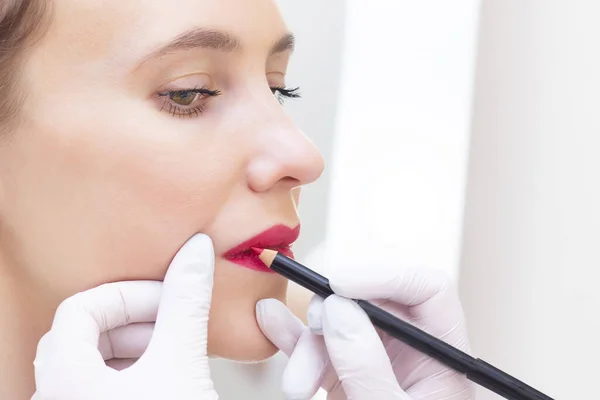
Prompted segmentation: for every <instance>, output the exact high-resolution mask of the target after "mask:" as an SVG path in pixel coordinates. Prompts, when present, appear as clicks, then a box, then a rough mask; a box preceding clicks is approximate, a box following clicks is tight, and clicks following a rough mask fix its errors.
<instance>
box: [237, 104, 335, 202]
mask: <svg viewBox="0 0 600 400" xmlns="http://www.w3.org/2000/svg"><path fill="white" fill-rule="evenodd" d="M270 100H272V101H270V102H269V101H265V100H263V101H262V102H259V103H258V104H260V106H261V107H257V108H260V110H258V109H257V110H256V112H257V113H258V114H257V115H260V117H257V118H256V119H255V120H254V126H253V127H251V128H250V129H251V130H252V131H253V132H252V134H253V135H255V138H256V146H257V153H256V156H255V157H254V158H253V160H252V161H251V162H250V164H249V169H248V182H249V184H250V185H251V187H252V189H253V190H255V191H265V190H268V189H269V188H271V187H273V186H275V185H286V186H289V187H290V188H291V187H294V186H300V185H305V184H308V183H311V182H313V181H314V180H316V179H317V178H318V177H319V176H320V175H321V173H322V172H323V168H324V166H323V158H322V157H321V154H320V153H319V151H318V150H317V148H316V147H315V146H314V144H313V143H312V142H311V141H310V139H309V138H308V137H307V136H306V135H305V134H304V132H302V130H301V129H300V128H299V127H298V126H297V125H296V124H295V123H294V122H293V121H292V119H291V118H290V117H289V116H288V114H287V113H286V112H285V110H284V109H283V107H282V106H281V105H280V104H278V102H277V100H276V99H274V98H272V99H270Z"/></svg>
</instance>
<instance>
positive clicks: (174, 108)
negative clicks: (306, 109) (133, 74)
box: [158, 86, 302, 118]
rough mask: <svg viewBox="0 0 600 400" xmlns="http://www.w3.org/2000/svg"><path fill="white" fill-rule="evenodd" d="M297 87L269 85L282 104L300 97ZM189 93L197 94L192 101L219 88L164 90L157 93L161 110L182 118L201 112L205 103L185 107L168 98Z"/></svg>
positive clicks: (214, 93)
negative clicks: (161, 101) (160, 100)
mask: <svg viewBox="0 0 600 400" xmlns="http://www.w3.org/2000/svg"><path fill="white" fill-rule="evenodd" d="M299 90H300V88H299V87H296V88H287V87H283V86H275V87H271V92H272V93H273V95H274V96H275V97H276V98H277V100H278V101H279V103H280V104H284V102H285V99H288V98H289V99H298V98H300V97H302V96H301V95H300V93H298V91H299ZM190 94H193V95H196V96H198V98H196V99H194V100H193V101H197V100H199V99H201V98H204V97H216V96H219V95H220V94H221V92H220V91H219V90H210V89H207V88H193V89H183V90H169V91H165V92H161V93H158V96H159V97H164V102H163V105H162V107H161V111H164V110H166V111H167V112H168V113H169V114H171V115H172V116H174V117H179V118H184V117H198V116H200V115H201V114H202V112H203V111H204V109H205V108H206V103H204V104H199V105H197V106H195V107H193V108H186V107H184V106H181V105H179V104H173V102H172V101H170V100H169V99H170V98H172V97H173V96H184V97H185V96H188V95H190Z"/></svg>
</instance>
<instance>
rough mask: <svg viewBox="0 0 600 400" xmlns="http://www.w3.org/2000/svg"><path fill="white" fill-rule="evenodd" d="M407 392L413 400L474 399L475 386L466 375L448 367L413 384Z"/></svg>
mask: <svg viewBox="0 0 600 400" xmlns="http://www.w3.org/2000/svg"><path fill="white" fill-rule="evenodd" d="M407 393H408V394H409V395H410V398H411V399H413V400H431V399H474V398H475V386H474V384H473V383H472V382H470V381H469V380H468V379H467V378H466V377H465V376H464V375H461V374H459V373H458V372H455V371H452V370H449V369H448V370H446V371H445V372H443V373H438V374H432V375H428V376H427V377H426V378H425V379H422V380H420V381H418V382H417V383H415V384H414V385H412V386H411V387H410V388H409V389H408V390H407Z"/></svg>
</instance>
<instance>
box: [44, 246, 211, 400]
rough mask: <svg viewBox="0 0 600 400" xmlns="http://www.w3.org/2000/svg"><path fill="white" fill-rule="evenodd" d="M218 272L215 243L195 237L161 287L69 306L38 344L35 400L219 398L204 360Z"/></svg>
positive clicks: (95, 295) (109, 290) (80, 297)
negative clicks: (214, 277) (114, 367)
mask: <svg viewBox="0 0 600 400" xmlns="http://www.w3.org/2000/svg"><path fill="white" fill-rule="evenodd" d="M213 272H214V250H213V246H212V242H211V240H210V238H209V237H208V236H206V235H202V234H198V235H195V236H194V237H192V238H191V239H190V240H189V241H188V242H187V243H186V244H185V245H184V246H183V247H182V248H181V249H180V250H179V252H178V253H177V255H176V256H175V258H174V259H173V261H172V263H171V265H170V267H169V270H168V272H167V274H166V277H165V280H164V282H163V283H161V282H151V281H137V282H118V283H111V284H106V285H102V286H99V287H97V288H95V289H91V290H88V291H85V292H82V293H79V294H76V295H75V296H73V297H70V298H69V299H67V300H65V301H64V302H63V303H62V304H61V305H60V306H59V308H58V310H57V312H56V315H55V318H54V322H53V325H52V328H51V330H50V331H49V332H48V333H47V334H46V335H45V336H44V337H43V338H42V339H41V340H40V342H39V345H38V350H37V355H36V359H35V361H34V365H35V381H36V388H37V391H36V393H35V394H34V396H33V400H107V399H111V400H132V399H144V400H159V399H160V400H164V399H177V400H192V399H194V400H213V399H217V398H218V396H217V394H216V392H215V391H214V389H213V383H212V380H211V377H210V370H209V366H208V356H207V323H208V313H209V310H210V304H211V297H212V286H213ZM154 321H156V323H154ZM138 358H139V360H137V361H135V363H134V360H135V359H138ZM105 360H106V361H105ZM107 364H109V365H113V366H116V367H117V368H119V369H122V370H120V371H118V370H116V369H113V368H110V367H109V366H107ZM132 364H133V365H132ZM128 366H129V367H128ZM125 367H128V368H127V369H123V368H125Z"/></svg>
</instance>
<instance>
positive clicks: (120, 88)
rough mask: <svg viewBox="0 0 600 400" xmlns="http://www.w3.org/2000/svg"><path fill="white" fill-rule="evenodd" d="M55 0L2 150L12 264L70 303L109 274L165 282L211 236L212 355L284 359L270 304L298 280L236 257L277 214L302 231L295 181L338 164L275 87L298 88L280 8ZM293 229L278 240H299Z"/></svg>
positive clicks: (194, 1) (197, 1) (268, 2)
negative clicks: (295, 119)
mask: <svg viewBox="0 0 600 400" xmlns="http://www.w3.org/2000/svg"><path fill="white" fill-rule="evenodd" d="M49 3H51V4H52V6H53V15H52V19H51V24H50V28H49V30H48V32H47V34H46V35H45V36H44V38H43V39H42V40H41V41H40V42H39V43H38V44H37V45H36V46H35V47H33V48H32V49H31V50H30V51H29V52H28V53H27V54H26V59H25V64H24V68H23V71H22V72H23V77H24V80H23V89H24V91H23V93H24V94H26V96H27V100H26V102H25V103H24V107H23V110H22V117H21V121H20V122H21V123H20V127H19V128H18V129H17V130H16V131H15V132H13V133H12V134H11V136H10V138H8V139H7V140H6V143H5V145H4V146H2V147H1V148H0V153H1V154H0V185H1V187H0V212H1V214H2V215H1V221H2V224H1V225H0V229H1V230H2V231H1V234H2V238H3V240H2V257H3V258H4V259H5V262H6V263H7V264H8V265H9V266H10V268H11V269H12V271H14V273H15V276H18V277H19V280H18V282H20V284H23V285H26V288H25V289H27V293H29V295H30V296H32V297H31V299H35V301H37V302H39V303H42V302H44V303H46V304H53V305H57V303H58V302H60V301H61V300H63V299H64V298H66V297H68V296H70V295H72V294H74V293H76V292H79V291H82V290H86V289H89V288H92V287H95V286H97V285H100V284H102V283H106V282H114V281H121V280H145V279H150V280H162V279H163V277H164V275H165V273H166V269H167V267H168V265H169V262H170V261H171V259H172V258H173V256H174V255H175V253H176V252H177V251H178V250H179V248H180V247H181V246H182V245H183V244H184V243H185V242H186V241H187V240H188V239H189V238H190V237H191V236H193V235H194V234H195V233H197V232H202V233H206V234H208V235H209V236H210V237H211V238H212V240H213V243H214V247H215V255H216V257H215V258H216V265H215V286H214V294H213V307H212V309H211V318H210V323H209V353H210V354H212V355H215V356H221V357H227V358H232V359H237V360H258V359H264V358H266V357H268V356H270V355H272V354H273V353H274V351H275V349H274V348H273V346H272V345H271V344H270V343H269V342H268V340H267V339H266V338H265V337H264V336H263V335H262V334H261V332H260V330H259V328H258V327H257V325H256V322H255V316H254V307H255V304H256V302H257V301H258V300H259V299H262V298H267V297H273V298H278V299H280V300H285V293H286V282H285V280H284V279H283V278H281V277H280V276H278V275H276V274H273V273H267V272H260V271H256V270H252V269H249V268H244V267H243V266H241V265H239V264H238V263H235V262H232V261H231V260H229V259H228V258H227V257H225V254H226V253H227V252H228V251H229V250H230V249H232V248H235V247H236V246H238V245H240V244H241V243H244V242H246V241H247V240H248V239H250V238H252V237H254V236H256V235H257V234H260V233H261V232H263V231H265V230H267V229H269V228H271V227H273V226H277V225H283V226H285V227H288V228H292V229H293V228H296V227H297V226H298V224H299V220H298V216H297V210H296V205H295V203H296V202H295V200H296V199H295V197H294V196H293V195H292V189H293V188H295V187H298V186H299V185H303V184H307V183H310V182H312V181H314V180H315V179H317V178H318V177H319V176H320V174H321V172H322V169H323V161H322V158H321V157H320V155H319V153H318V152H317V151H316V150H315V148H314V147H313V145H312V144H311V143H310V142H309V141H308V140H307V138H306V137H305V136H304V134H303V133H302V132H301V131H300V130H299V129H298V128H297V127H296V126H295V125H294V124H293V123H292V121H291V120H290V119H289V118H288V117H287V116H286V114H285V113H284V109H283V107H282V106H281V104H280V103H279V99H278V97H279V96H280V95H281V93H280V92H278V90H277V89H272V88H282V87H286V79H285V75H286V68H287V65H288V61H289V58H290V55H291V44H292V43H291V38H290V36H289V35H288V30H287V29H286V26H285V25H284V23H283V21H282V19H281V16H280V14H279V11H278V9H277V7H276V6H275V4H274V3H273V1H272V0H252V1H248V0H170V1H152V0H127V1H122V0H109V1H99V0H87V1H79V0H54V1H52V2H49ZM273 91H275V92H276V94H275V95H274V94H273ZM284 92H285V91H284ZM281 230H282V229H281V227H280V228H279V230H278V229H276V230H275V233H274V234H273V235H271V236H274V237H271V238H270V239H266V240H267V242H266V243H264V245H266V246H268V245H269V243H270V242H269V240H270V241H271V242H273V243H271V245H272V246H274V247H277V246H278V245H282V244H283V245H285V244H286V243H279V242H286V240H287V241H290V240H293V238H292V239H290V238H289V237H288V238H287V239H286V238H283V237H281V233H280V231H281ZM283 230H284V231H285V229H283ZM284 236H285V235H284ZM292 236H293V235H292ZM29 301H34V300H29Z"/></svg>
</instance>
